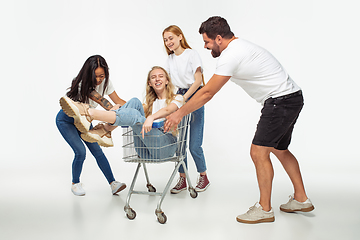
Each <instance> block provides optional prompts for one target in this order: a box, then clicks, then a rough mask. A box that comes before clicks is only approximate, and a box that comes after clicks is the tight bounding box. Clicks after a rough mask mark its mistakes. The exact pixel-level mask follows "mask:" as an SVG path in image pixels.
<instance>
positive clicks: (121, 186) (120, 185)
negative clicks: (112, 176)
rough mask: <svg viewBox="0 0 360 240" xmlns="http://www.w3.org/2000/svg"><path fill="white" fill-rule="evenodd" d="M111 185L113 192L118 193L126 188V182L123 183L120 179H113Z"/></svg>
mask: <svg viewBox="0 0 360 240" xmlns="http://www.w3.org/2000/svg"><path fill="white" fill-rule="evenodd" d="M110 187H111V192H112V194H113V195H114V194H116V193H118V192H120V191H122V190H124V189H125V188H126V184H125V183H121V182H118V181H113V182H112V183H111V184H110Z"/></svg>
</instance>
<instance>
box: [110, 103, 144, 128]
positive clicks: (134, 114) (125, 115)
mask: <svg viewBox="0 0 360 240" xmlns="http://www.w3.org/2000/svg"><path fill="white" fill-rule="evenodd" d="M115 113H116V121H115V123H114V124H113V125H115V126H134V125H135V124H136V123H143V122H145V120H146V118H145V113H144V108H143V106H142V103H141V101H140V100H139V99H137V98H132V99H130V101H128V102H127V103H125V104H124V105H123V106H122V107H121V108H119V109H117V110H115Z"/></svg>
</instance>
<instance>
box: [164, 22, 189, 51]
mask: <svg viewBox="0 0 360 240" xmlns="http://www.w3.org/2000/svg"><path fill="white" fill-rule="evenodd" d="M166 32H171V33H173V34H175V35H176V36H180V35H181V36H182V39H181V40H180V46H181V47H182V48H183V49H187V48H190V49H191V47H190V46H189V44H188V43H187V41H186V38H185V36H184V34H183V32H182V31H181V29H180V28H179V27H178V26H176V25H170V26H168V27H167V28H165V29H164V31H163V33H162V36H163V37H164V34H165V33H166ZM163 41H164V46H165V49H166V52H167V54H168V55H170V54H172V53H173V51H170V50H169V48H168V47H167V46H166V44H165V40H164V38H163Z"/></svg>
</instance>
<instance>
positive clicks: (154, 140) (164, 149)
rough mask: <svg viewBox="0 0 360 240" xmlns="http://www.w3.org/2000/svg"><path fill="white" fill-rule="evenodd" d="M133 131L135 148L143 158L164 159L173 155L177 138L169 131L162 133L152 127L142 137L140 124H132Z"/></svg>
mask: <svg viewBox="0 0 360 240" xmlns="http://www.w3.org/2000/svg"><path fill="white" fill-rule="evenodd" d="M132 129H133V131H134V144H135V150H136V151H137V153H138V154H139V156H140V157H141V158H144V159H164V158H168V157H172V156H174V153H175V151H176V148H177V144H176V142H177V138H176V137H174V136H173V135H172V134H171V133H164V132H163V131H161V130H160V129H157V128H153V129H151V131H150V132H148V133H145V137H144V138H142V136H141V133H140V132H141V130H142V124H136V125H134V126H132Z"/></svg>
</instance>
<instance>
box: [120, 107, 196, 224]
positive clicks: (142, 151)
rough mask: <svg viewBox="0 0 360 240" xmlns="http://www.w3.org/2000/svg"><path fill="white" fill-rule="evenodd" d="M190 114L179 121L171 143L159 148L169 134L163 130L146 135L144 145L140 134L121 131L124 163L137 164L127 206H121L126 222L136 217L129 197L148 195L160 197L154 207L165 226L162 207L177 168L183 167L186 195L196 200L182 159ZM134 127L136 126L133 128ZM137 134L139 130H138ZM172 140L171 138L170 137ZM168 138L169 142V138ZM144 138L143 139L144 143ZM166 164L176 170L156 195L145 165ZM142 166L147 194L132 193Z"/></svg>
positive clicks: (142, 192) (130, 130)
mask: <svg viewBox="0 0 360 240" xmlns="http://www.w3.org/2000/svg"><path fill="white" fill-rule="evenodd" d="M189 121H190V114H189V115H186V116H185V117H184V118H183V119H182V121H181V122H180V123H179V124H178V127H177V130H176V132H175V133H174V134H173V135H175V136H174V137H173V139H174V141H173V142H171V143H168V144H166V145H162V142H164V139H163V138H166V137H169V136H166V135H167V134H170V135H171V134H172V133H164V132H163V131H161V130H160V131H157V132H158V133H159V134H158V135H154V136H153V135H151V136H145V139H146V145H145V144H143V142H141V141H140V140H141V139H140V138H142V135H141V134H140V133H139V134H137V133H135V131H134V129H133V128H131V127H127V128H123V135H122V136H123V159H124V161H125V162H133V163H137V168H136V171H135V174H134V178H133V180H132V183H131V186H130V189H129V193H128V195H127V199H126V205H125V207H124V211H125V213H126V216H127V217H128V218H129V219H131V220H132V219H134V218H135V217H136V212H135V211H134V210H133V209H132V208H131V207H130V205H129V202H130V198H131V195H132V194H145V195H151V196H160V199H159V202H158V204H157V208H156V210H155V214H156V216H157V219H158V221H159V222H160V223H162V224H164V223H165V222H166V220H167V217H166V215H165V213H164V212H163V211H162V210H161V204H162V202H163V200H164V198H165V196H166V194H167V192H168V191H169V188H170V184H171V183H172V181H173V179H174V177H175V175H176V173H177V172H178V169H179V167H180V166H181V165H182V166H183V168H184V171H185V174H186V179H187V182H188V184H189V188H188V190H189V192H190V196H191V197H192V198H196V197H197V195H198V194H197V192H196V191H195V189H194V188H193V187H192V185H191V181H190V178H189V174H188V171H187V169H186V166H185V162H184V159H185V156H186V145H187V144H186V136H187V134H186V132H187V129H188V126H189ZM157 124H159V123H154V125H153V128H154V127H158V128H159V129H162V128H163V127H162V126H161V125H157ZM134 128H135V127H134ZM137 132H138V131H137ZM171 137H172V136H171ZM171 137H170V139H171ZM145 139H144V140H145ZM165 162H174V163H175V169H174V170H173V172H172V174H171V176H170V178H169V180H168V182H167V184H166V186H165V189H164V191H163V192H156V188H155V187H154V186H153V185H151V183H150V181H149V175H148V172H147V169H146V164H149V163H152V164H154V163H155V164H156V163H165ZM141 166H142V167H143V169H144V173H145V178H146V182H147V185H146V187H147V189H148V191H147V192H146V191H135V190H134V186H135V182H136V179H137V177H138V173H139V169H140V167H141Z"/></svg>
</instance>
